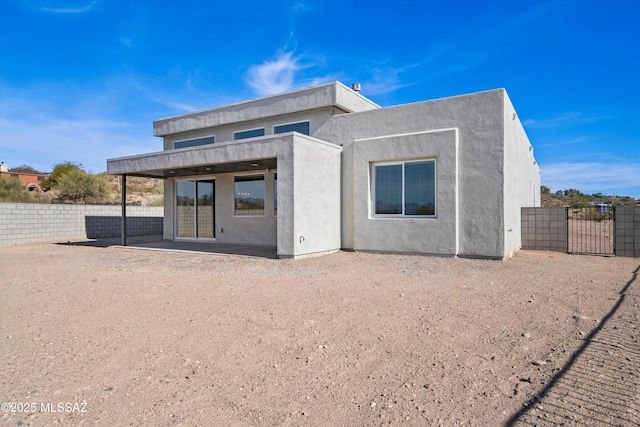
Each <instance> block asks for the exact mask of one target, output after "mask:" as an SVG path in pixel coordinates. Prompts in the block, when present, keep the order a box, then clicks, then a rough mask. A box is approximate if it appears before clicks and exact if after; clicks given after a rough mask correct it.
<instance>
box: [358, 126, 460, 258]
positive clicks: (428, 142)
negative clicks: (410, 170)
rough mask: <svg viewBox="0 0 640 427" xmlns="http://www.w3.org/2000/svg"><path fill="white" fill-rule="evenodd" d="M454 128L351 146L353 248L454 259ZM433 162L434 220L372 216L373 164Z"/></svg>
mask: <svg viewBox="0 0 640 427" xmlns="http://www.w3.org/2000/svg"><path fill="white" fill-rule="evenodd" d="M456 147H457V130H456V129H448V130H442V131H430V132H422V133H414V134H409V135H399V136H391V137H385V138H375V139H361V140H356V141H355V142H354V143H353V153H354V154H353V176H354V226H353V230H354V249H356V250H371V251H381V252H387V251H388V252H407V253H424V254H442V255H455V254H457V252H458V247H457V246H458V239H457V236H458V227H457V191H456V188H457V184H458V183H457V176H458V174H457V166H456V163H457V162H456V160H457V154H458V153H457V149H456ZM398 159H402V160H423V159H435V160H436V216H435V217H434V218H382V217H375V216H373V211H372V206H371V205H372V203H371V200H373V199H374V197H373V194H371V191H370V190H371V186H370V182H371V174H372V164H373V163H374V162H384V161H393V160H398Z"/></svg>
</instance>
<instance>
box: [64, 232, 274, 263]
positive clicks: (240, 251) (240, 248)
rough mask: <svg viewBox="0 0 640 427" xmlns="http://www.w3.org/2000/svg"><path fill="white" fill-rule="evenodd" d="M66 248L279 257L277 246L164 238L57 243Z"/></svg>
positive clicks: (144, 237)
mask: <svg viewBox="0 0 640 427" xmlns="http://www.w3.org/2000/svg"><path fill="white" fill-rule="evenodd" d="M57 244H59V245H65V246H85V247H92V248H108V247H119V248H128V249H146V250H152V251H165V252H185V253H198V254H209V255H221V256H222V255H233V256H243V257H252V258H269V259H276V258H277V257H278V254H277V250H276V247H275V246H260V245H235V244H228V243H204V242H189V241H172V240H162V236H140V237H128V238H127V246H122V245H121V240H120V239H96V240H83V241H77V242H70V241H69V242H66V243H57Z"/></svg>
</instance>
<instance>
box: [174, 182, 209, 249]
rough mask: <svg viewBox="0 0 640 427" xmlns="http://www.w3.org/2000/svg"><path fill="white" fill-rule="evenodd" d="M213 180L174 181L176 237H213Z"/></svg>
mask: <svg viewBox="0 0 640 427" xmlns="http://www.w3.org/2000/svg"><path fill="white" fill-rule="evenodd" d="M215 199H216V192H215V180H203V181H196V180H189V181H177V182H176V238H183V239H214V238H215V237H216V235H215Z"/></svg>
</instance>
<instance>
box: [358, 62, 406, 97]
mask: <svg viewBox="0 0 640 427" xmlns="http://www.w3.org/2000/svg"><path fill="white" fill-rule="evenodd" d="M411 67H413V66H410V67H405V68H395V67H374V68H372V69H371V77H370V78H369V79H367V80H365V81H363V82H362V93H363V94H364V95H366V96H376V95H384V94H386V93H390V92H394V91H396V90H398V89H402V88H404V87H407V86H411V85H412V84H414V83H403V82H402V80H401V79H400V74H402V73H403V72H404V71H405V70H406V69H407V68H411Z"/></svg>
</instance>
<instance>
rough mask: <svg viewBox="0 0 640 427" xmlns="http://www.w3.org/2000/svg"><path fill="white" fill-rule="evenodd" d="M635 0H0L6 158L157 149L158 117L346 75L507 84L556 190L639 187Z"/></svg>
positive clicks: (423, 83)
mask: <svg viewBox="0 0 640 427" xmlns="http://www.w3.org/2000/svg"><path fill="white" fill-rule="evenodd" d="M639 22H640V1H635V0H606V1H605V0H603V1H594V0H593V1H592V0H558V1H544V0H539V1H525V0H509V1H507V0H504V1H503V0H501V1H491V0H483V1H452V0H442V1H440V0H433V1H427V0H425V1H418V0H414V1H409V0H394V1H384V2H383V1H374V0H363V1H349V0H340V1H337V0H336V1H332V0H314V1H311V0H299V1H296V0H291V1H289V0H264V1H258V0H255V1H244V0H219V1H214V0H210V1H206V0H75V1H72V0H0V161H3V162H5V163H7V164H8V165H9V166H10V167H13V166H18V165H20V164H27V165H31V166H33V167H35V168H37V169H40V170H45V171H48V170H51V168H52V166H53V165H54V164H56V163H59V162H62V161H65V160H71V161H76V162H79V163H82V164H83V165H84V167H85V168H86V169H87V170H90V171H93V172H101V171H104V170H106V159H108V158H113V157H122V156H127V155H133V154H142V153H146V152H152V151H159V150H161V146H162V143H161V140H160V139H159V138H155V137H153V136H152V121H153V120H155V119H160V118H164V117H168V116H173V115H177V114H183V113H186V112H190V111H194V110H199V109H204V108H210V107H215V106H219V105H224V104H228V103H234V102H239V101H243V100H247V99H252V98H255V97H258V96H263V95H269V94H273V93H278V92H283V91H288V90H292V89H296V88H300V87H305V86H309V85H314V84H319V83H324V82H329V81H335V80H339V81H341V82H343V83H345V84H347V85H350V84H351V83H353V82H356V81H357V82H360V83H361V84H362V93H363V94H364V95H365V96H367V97H369V98H371V99H372V100H373V101H375V102H377V103H378V104H380V105H382V106H387V105H393V104H402V103H410V102H416V101H422V100H427V99H434V98H441V97H447V96H453V95H459V94H464V93H469V92H478V91H484V90H489V89H495V88H501V87H504V88H506V89H507V92H508V93H509V96H510V98H511V100H512V102H513V103H514V105H515V107H516V110H517V111H518V115H519V117H520V119H521V120H522V123H523V125H524V127H525V130H526V131H527V134H528V136H529V139H530V140H531V142H532V144H533V146H534V149H535V156H536V159H537V160H538V163H539V164H540V166H541V168H542V184H543V185H547V186H549V187H551V189H552V191H556V190H558V189H568V188H577V189H579V190H581V191H583V192H588V193H593V192H601V193H604V194H618V195H631V196H634V197H638V198H640V104H639V103H638V99H639V98H640V83H639V81H640V77H639V76H640V47H639V46H640V25H639V24H638V23H639Z"/></svg>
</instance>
